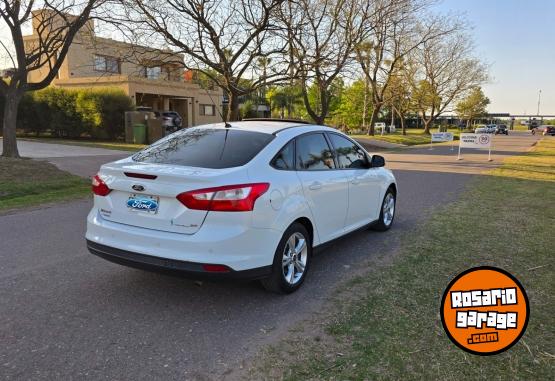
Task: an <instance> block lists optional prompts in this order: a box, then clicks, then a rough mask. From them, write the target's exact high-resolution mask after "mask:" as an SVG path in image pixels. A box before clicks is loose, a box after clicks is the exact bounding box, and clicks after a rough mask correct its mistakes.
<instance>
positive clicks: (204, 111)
mask: <svg viewBox="0 0 555 381" xmlns="http://www.w3.org/2000/svg"><path fill="white" fill-rule="evenodd" d="M199 114H200V115H204V116H214V115H216V106H214V105H202V104H201V105H200V111H199Z"/></svg>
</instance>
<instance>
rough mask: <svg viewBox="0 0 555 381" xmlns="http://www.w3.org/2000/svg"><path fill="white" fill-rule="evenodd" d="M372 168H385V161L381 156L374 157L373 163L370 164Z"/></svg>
mask: <svg viewBox="0 0 555 381" xmlns="http://www.w3.org/2000/svg"><path fill="white" fill-rule="evenodd" d="M370 165H371V166H372V168H379V167H385V159H384V158H383V156H380V155H372V161H371V162H370Z"/></svg>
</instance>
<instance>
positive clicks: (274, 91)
mask: <svg viewBox="0 0 555 381" xmlns="http://www.w3.org/2000/svg"><path fill="white" fill-rule="evenodd" d="M266 96H267V98H268V100H269V101H270V106H271V108H272V111H277V112H278V114H279V117H280V118H282V119H283V118H285V115H286V112H287V117H288V118H293V117H298V116H299V110H298V108H299V106H300V107H302V105H303V100H302V96H301V89H300V88H299V87H298V86H283V85H281V86H274V87H272V88H271V89H269V90H268V92H267V94H266Z"/></svg>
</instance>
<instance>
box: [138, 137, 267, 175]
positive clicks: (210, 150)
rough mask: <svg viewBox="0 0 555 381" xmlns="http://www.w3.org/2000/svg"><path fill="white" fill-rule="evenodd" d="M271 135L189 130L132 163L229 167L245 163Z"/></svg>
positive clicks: (164, 141)
mask: <svg viewBox="0 0 555 381" xmlns="http://www.w3.org/2000/svg"><path fill="white" fill-rule="evenodd" d="M273 138H274V136H273V135H270V134H265V133H262V132H254V131H241V130H235V129H231V128H228V129H221V128H220V129H211V128H191V129H187V130H182V131H179V132H177V133H175V134H172V135H170V136H168V137H166V138H164V139H162V140H160V141H158V142H157V143H154V144H153V145H152V146H150V147H148V148H145V149H144V150H143V151H140V152H138V153H136V154H135V155H134V156H133V160H135V161H139V162H144V163H157V164H174V165H182V166H187V167H199V168H213V169H218V168H231V167H239V166H241V165H244V164H246V163H248V162H249V161H250V160H252V158H253V157H255V156H256V155H257V154H258V153H259V152H260V151H261V150H262V149H263V148H264V147H265V146H266V145H267V144H268V143H269V142H270V141H272V139H273Z"/></svg>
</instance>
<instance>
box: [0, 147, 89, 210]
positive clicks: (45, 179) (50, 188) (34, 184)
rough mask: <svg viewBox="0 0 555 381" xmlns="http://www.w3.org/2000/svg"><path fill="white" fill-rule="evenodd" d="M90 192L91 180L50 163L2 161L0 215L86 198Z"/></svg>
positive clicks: (2, 159)
mask: <svg viewBox="0 0 555 381" xmlns="http://www.w3.org/2000/svg"><path fill="white" fill-rule="evenodd" d="M90 189H91V187H90V181H89V180H86V179H83V178H81V177H78V176H74V175H71V174H69V173H67V172H64V171H61V170H59V169H58V168H56V167H55V166H54V165H52V164H50V163H48V162H45V161H37V160H31V159H8V158H3V157H0V211H5V210H8V209H14V208H19V207H24V206H32V205H38V204H45V203H49V202H54V201H67V200H68V199H75V198H79V197H85V196H87V195H89V194H90V192H91V190H90Z"/></svg>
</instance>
